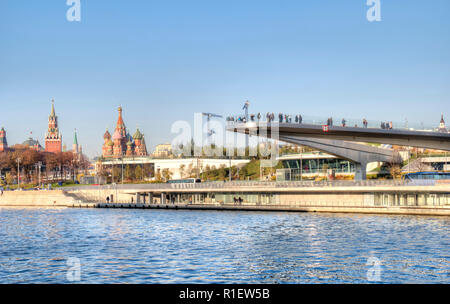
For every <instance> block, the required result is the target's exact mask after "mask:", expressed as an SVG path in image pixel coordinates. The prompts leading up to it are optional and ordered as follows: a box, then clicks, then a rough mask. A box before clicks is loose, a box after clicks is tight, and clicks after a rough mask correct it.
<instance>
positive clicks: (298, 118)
mask: <svg viewBox="0 0 450 304" xmlns="http://www.w3.org/2000/svg"><path fill="white" fill-rule="evenodd" d="M262 118H263V117H262V115H261V113H258V114H256V115H255V114H250V115H249V119H248V120H249V121H251V122H254V121H257V122H259V121H263V120H262ZM226 121H228V122H242V123H245V122H247V118H246V117H245V116H237V117H233V116H229V117H227V118H226ZM265 121H266V122H269V123H270V122H273V121H275V114H274V113H267V114H266V116H265ZM294 121H295V123H298V124H301V123H302V122H303V117H302V115H295V117H294ZM278 122H279V123H292V115H287V114H283V113H279V114H278Z"/></svg>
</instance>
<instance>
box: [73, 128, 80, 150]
mask: <svg viewBox="0 0 450 304" xmlns="http://www.w3.org/2000/svg"><path fill="white" fill-rule="evenodd" d="M72 147H73V149H72V150H73V153H76V154H78V152H79V148H78V137H77V129H75V133H74V136H73V146H72Z"/></svg>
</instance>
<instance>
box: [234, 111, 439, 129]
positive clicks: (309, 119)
mask: <svg viewBox="0 0 450 304" xmlns="http://www.w3.org/2000/svg"><path fill="white" fill-rule="evenodd" d="M270 114H274V117H271V118H268V117H267V116H266V115H267V114H263V113H261V117H260V118H259V119H258V115H257V114H249V117H248V119H247V118H246V117H245V116H244V115H230V116H228V117H226V122H227V124H228V126H230V127H232V126H235V125H239V124H242V123H248V122H255V123H257V122H262V123H291V124H304V125H321V126H324V125H330V126H339V127H342V119H343V118H344V119H345V126H346V127H350V128H352V127H353V128H354V127H357V128H369V129H382V125H383V124H384V127H385V129H386V130H387V129H389V123H392V129H395V130H408V131H419V130H420V131H426V132H439V128H438V124H430V123H424V122H420V123H417V122H408V121H404V122H398V121H390V120H384V121H381V120H367V119H366V120H365V122H366V125H364V123H363V120H364V118H360V119H355V118H345V117H340V118H338V117H336V116H335V117H329V118H332V122H331V121H329V118H325V117H317V116H306V115H302V117H301V120H300V119H299V115H301V113H297V114H292V113H282V114H283V118H282V119H280V117H279V113H270ZM296 116H297V119H296ZM330 122H331V124H329V123H330Z"/></svg>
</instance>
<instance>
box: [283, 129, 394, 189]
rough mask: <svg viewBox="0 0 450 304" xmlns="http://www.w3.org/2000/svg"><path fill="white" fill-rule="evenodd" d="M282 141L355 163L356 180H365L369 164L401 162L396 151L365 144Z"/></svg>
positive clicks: (325, 141) (298, 139) (303, 140)
mask: <svg viewBox="0 0 450 304" xmlns="http://www.w3.org/2000/svg"><path fill="white" fill-rule="evenodd" d="M280 140H282V141H285V142H289V143H291V144H296V145H301V146H307V147H310V148H313V149H317V150H319V151H322V152H325V153H328V154H331V155H334V156H336V157H339V158H343V159H346V160H349V161H351V162H353V163H355V167H356V172H355V180H365V179H366V170H367V164H368V163H372V162H394V163H396V162H400V161H401V159H400V158H399V156H398V155H397V154H396V153H394V151H392V150H389V149H383V148H378V147H372V146H368V145H364V144H358V143H351V142H346V141H342V140H330V139H316V138H302V137H294V136H280Z"/></svg>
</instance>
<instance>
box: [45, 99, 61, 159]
mask: <svg viewBox="0 0 450 304" xmlns="http://www.w3.org/2000/svg"><path fill="white" fill-rule="evenodd" d="M45 151H46V152H53V153H59V152H62V135H61V133H60V132H59V127H58V116H56V112H55V100H54V99H52V111H51V112H50V116H49V117H48V130H47V134H46V135H45Z"/></svg>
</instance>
